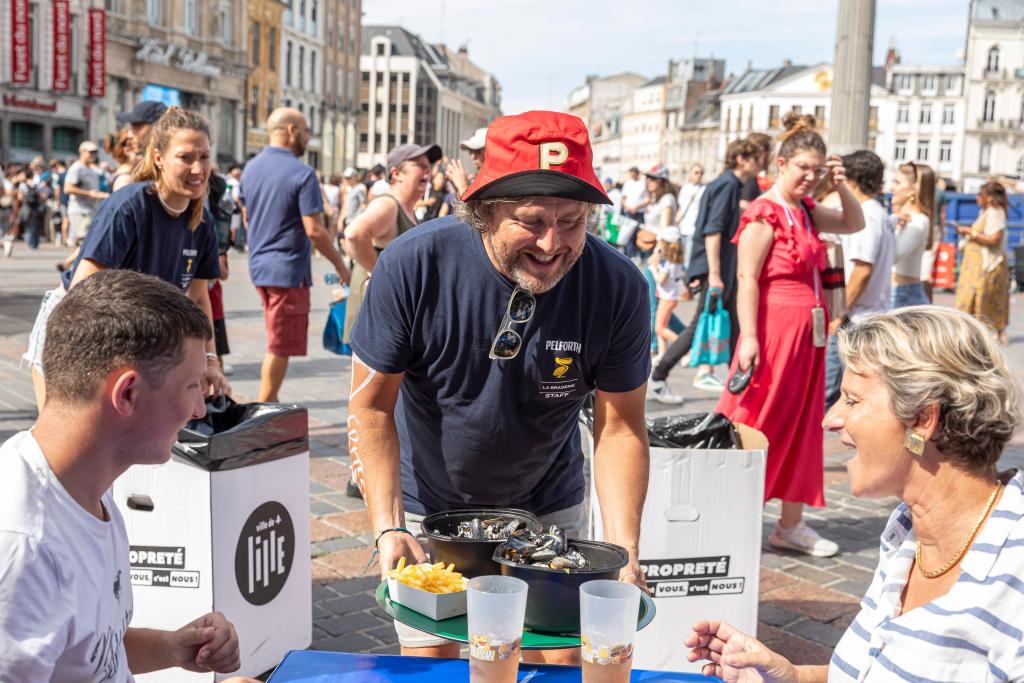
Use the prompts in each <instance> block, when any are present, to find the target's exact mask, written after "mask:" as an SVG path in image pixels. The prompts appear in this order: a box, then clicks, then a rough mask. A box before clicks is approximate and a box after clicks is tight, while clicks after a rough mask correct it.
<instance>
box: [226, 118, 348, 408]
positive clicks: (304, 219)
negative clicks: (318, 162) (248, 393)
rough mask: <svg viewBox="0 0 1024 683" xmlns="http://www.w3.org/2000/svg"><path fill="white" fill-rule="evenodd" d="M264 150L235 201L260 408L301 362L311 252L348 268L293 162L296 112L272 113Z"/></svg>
mask: <svg viewBox="0 0 1024 683" xmlns="http://www.w3.org/2000/svg"><path fill="white" fill-rule="evenodd" d="M267 130H269V131H270V144H269V145H268V146H266V147H264V148H263V150H262V151H261V152H260V153H259V154H257V155H256V156H255V157H254V158H253V159H252V160H251V161H250V162H249V163H247V164H246V165H245V170H244V171H243V172H242V179H241V181H240V184H239V193H238V194H239V199H240V200H241V203H242V207H243V213H242V215H243V217H244V219H245V221H246V232H247V234H248V241H249V276H250V277H251V278H252V283H253V284H254V285H256V289H257V290H258V291H259V294H260V299H261V300H262V301H263V316H264V320H265V322H266V327H267V352H266V355H264V357H263V367H262V368H261V369H260V395H259V400H260V401H261V402H264V401H276V400H277V394H278V391H279V390H280V389H281V384H282V383H283V382H284V377H285V373H287V371H288V358H289V357H291V356H305V355H306V338H307V335H308V328H309V288H310V287H311V286H312V284H313V272H312V266H311V263H310V257H311V255H312V249H311V244H312V246H315V247H316V248H317V251H319V252H320V253H321V254H323V255H324V256H325V257H326V258H327V260H328V261H330V262H331V264H332V265H333V266H334V269H335V270H336V271H338V277H340V278H341V281H342V282H344V283H345V284H348V281H349V272H348V268H346V267H345V263H344V261H342V259H341V254H340V253H338V250H337V248H336V247H335V246H334V244H333V242H332V240H331V237H330V234H329V233H328V231H327V230H326V229H324V224H323V210H324V205H323V195H322V194H321V192H320V183H319V182H317V179H316V173H315V172H314V171H313V169H312V168H310V167H309V166H307V165H306V164H304V163H302V162H301V161H299V159H298V157H301V156H302V155H303V154H305V153H306V145H307V144H309V135H310V133H309V126H308V125H307V123H306V118H305V117H304V116H303V115H302V114H301V113H300V112H299V111H297V110H295V109H289V108H280V109H275V110H274V111H273V112H272V113H271V114H270V117H269V118H268V119H267Z"/></svg>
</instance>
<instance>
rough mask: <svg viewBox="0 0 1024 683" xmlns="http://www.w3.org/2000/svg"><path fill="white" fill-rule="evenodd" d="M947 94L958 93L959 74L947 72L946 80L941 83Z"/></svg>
mask: <svg viewBox="0 0 1024 683" xmlns="http://www.w3.org/2000/svg"><path fill="white" fill-rule="evenodd" d="M943 90H945V92H946V94H947V95H959V94H960V74H947V75H946V82H945V84H944V85H943Z"/></svg>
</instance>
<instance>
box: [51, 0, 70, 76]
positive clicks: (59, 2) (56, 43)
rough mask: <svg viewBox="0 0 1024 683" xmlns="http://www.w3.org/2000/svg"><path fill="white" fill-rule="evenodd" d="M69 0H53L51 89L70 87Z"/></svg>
mask: <svg viewBox="0 0 1024 683" xmlns="http://www.w3.org/2000/svg"><path fill="white" fill-rule="evenodd" d="M68 4H69V0H53V89H54V90H57V91H62V90H68V89H69V88H70V87H71V14H70V12H69V9H68Z"/></svg>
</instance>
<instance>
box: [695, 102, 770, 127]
mask: <svg viewBox="0 0 1024 683" xmlns="http://www.w3.org/2000/svg"><path fill="white" fill-rule="evenodd" d="M680 123H682V116H680ZM753 129H754V105H750V112H749V113H748V114H747V130H753Z"/></svg>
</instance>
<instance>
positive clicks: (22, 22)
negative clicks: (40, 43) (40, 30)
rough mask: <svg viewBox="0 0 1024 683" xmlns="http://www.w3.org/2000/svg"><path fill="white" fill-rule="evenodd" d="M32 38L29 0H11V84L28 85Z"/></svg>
mask: <svg viewBox="0 0 1024 683" xmlns="http://www.w3.org/2000/svg"><path fill="white" fill-rule="evenodd" d="M31 40H32V36H30V35H29V31H28V0H11V82H12V83H28V82H29V78H30V76H31V70H30V66H29V55H30V54H31V50H32V44H31Z"/></svg>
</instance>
